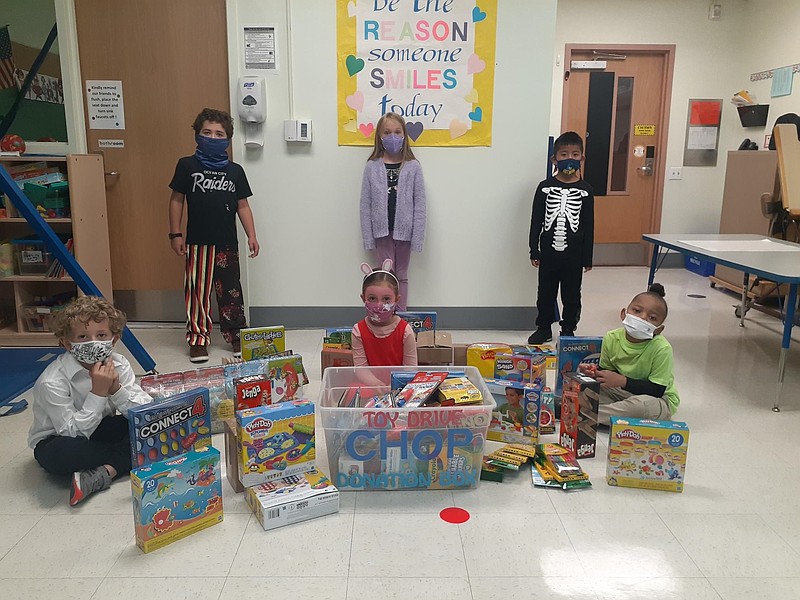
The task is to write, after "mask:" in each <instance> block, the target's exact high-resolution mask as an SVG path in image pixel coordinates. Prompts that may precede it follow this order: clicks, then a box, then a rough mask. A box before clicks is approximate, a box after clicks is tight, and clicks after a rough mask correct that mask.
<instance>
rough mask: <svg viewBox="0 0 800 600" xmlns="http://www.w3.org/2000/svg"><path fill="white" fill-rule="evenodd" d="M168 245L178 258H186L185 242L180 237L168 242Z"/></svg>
mask: <svg viewBox="0 0 800 600" xmlns="http://www.w3.org/2000/svg"><path fill="white" fill-rule="evenodd" d="M169 245H170V246H172V251H173V252H174V253H175V254H177V255H178V256H186V242H184V241H183V238H182V237H176V238H175V239H174V240H170V241H169Z"/></svg>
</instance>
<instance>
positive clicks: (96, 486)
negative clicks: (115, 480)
mask: <svg viewBox="0 0 800 600" xmlns="http://www.w3.org/2000/svg"><path fill="white" fill-rule="evenodd" d="M110 486H111V475H109V474H108V471H107V470H106V468H105V467H104V466H102V465H101V466H99V467H95V468H94V469H88V470H86V471H78V472H75V473H73V474H72V486H71V488H70V492H69V505H70V506H75V505H76V504H79V503H80V502H83V501H84V500H86V498H88V497H89V496H91V495H92V494H94V493H95V492H99V491H101V490H105V489H107V488H108V487H110Z"/></svg>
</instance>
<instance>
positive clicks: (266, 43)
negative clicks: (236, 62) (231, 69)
mask: <svg viewBox="0 0 800 600" xmlns="http://www.w3.org/2000/svg"><path fill="white" fill-rule="evenodd" d="M243 33H244V68H245V69H265V70H267V71H272V72H277V71H278V48H277V45H276V42H275V27H273V26H271V25H264V26H255V25H253V26H245V27H244V30H243Z"/></svg>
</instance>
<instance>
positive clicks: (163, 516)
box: [131, 446, 222, 553]
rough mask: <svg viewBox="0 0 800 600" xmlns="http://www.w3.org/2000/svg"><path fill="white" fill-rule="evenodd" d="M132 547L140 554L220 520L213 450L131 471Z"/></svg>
mask: <svg viewBox="0 0 800 600" xmlns="http://www.w3.org/2000/svg"><path fill="white" fill-rule="evenodd" d="M131 493H132V495H133V518H134V529H135V530H136V545H137V546H139V548H141V549H142V551H144V552H145V553H147V552H152V551H153V550H157V549H158V548H161V547H162V546H166V545H167V544H171V543H172V542H175V541H177V540H179V539H181V538H185V537H186V536H189V535H191V534H193V533H196V532H198V531H200V530H201V529H205V528H207V527H211V526H212V525H216V524H217V523H219V522H221V521H222V483H221V482H220V475H219V451H218V450H217V449H215V448H212V447H210V446H209V447H207V448H203V449H202V450H198V451H196V452H187V453H186V454H183V455H181V456H177V457H175V458H171V459H168V460H164V461H161V462H155V463H151V464H149V465H147V466H144V467H140V468H138V469H134V470H133V471H131Z"/></svg>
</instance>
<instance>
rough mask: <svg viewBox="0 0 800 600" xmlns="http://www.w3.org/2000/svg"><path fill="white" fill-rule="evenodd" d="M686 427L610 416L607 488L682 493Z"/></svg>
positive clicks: (666, 422)
mask: <svg viewBox="0 0 800 600" xmlns="http://www.w3.org/2000/svg"><path fill="white" fill-rule="evenodd" d="M688 446H689V427H688V426H687V425H686V423H683V422H682V421H652V420H649V419H632V418H621V417H611V434H610V437H609V441H608V463H607V464H606V481H607V482H608V485H616V486H620V487H633V488H646V489H650V490H665V491H669V492H682V491H683V477H684V471H685V469H686V451H687V448H688Z"/></svg>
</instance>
